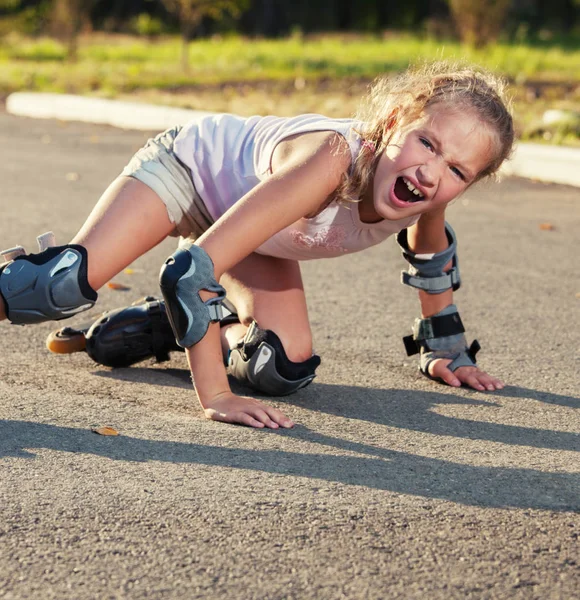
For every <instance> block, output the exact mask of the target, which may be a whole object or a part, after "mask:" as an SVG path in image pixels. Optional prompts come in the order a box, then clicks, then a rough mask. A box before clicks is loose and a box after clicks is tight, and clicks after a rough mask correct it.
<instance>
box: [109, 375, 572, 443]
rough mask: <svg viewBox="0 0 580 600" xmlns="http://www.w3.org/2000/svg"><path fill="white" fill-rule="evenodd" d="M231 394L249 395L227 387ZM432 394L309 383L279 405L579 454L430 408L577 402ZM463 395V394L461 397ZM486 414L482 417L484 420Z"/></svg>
mask: <svg viewBox="0 0 580 600" xmlns="http://www.w3.org/2000/svg"><path fill="white" fill-rule="evenodd" d="M97 374H98V375H100V376H103V377H110V378H117V379H122V380H124V381H139V382H143V383H150V384H153V385H161V386H170V385H174V386H177V387H182V386H186V387H187V388H189V386H191V379H190V375H189V371H187V370H184V369H164V370H161V369H147V368H143V367H136V368H135V367H132V368H129V369H116V370H112V371H98V372H97ZM231 383H232V388H233V389H234V391H235V392H237V393H250V394H251V395H256V393H255V392H252V391H251V390H246V389H243V388H241V386H240V385H239V384H237V385H236V383H237V382H235V381H232V382H231ZM433 388H434V389H445V390H449V392H451V393H440V392H436V391H433V392H425V391H422V390H397V389H373V388H365V387H355V386H344V385H328V384H317V383H314V384H313V385H312V386H309V387H308V388H306V389H304V390H301V391H300V392H298V393H297V394H293V395H291V396H286V397H284V398H281V399H279V400H281V401H283V402H286V403H288V404H293V405H295V406H300V407H302V408H305V409H307V410H311V411H314V412H321V413H325V414H330V415H336V416H339V417H344V418H348V419H358V420H361V421H370V422H373V423H377V424H380V425H387V426H389V427H397V428H400V429H408V430H411V431H420V432H422V433H430V434H433V435H446V436H452V437H457V438H464V439H470V440H486V441H490V442H499V443H502V444H509V445H515V446H531V447H533V448H547V449H552V450H572V451H577V452H580V435H579V434H577V433H571V432H565V431H553V430H550V429H534V428H529V427H519V426H517V425H504V424H502V423H490V422H489V421H487V420H482V421H472V420H469V419H458V418H456V417H448V416H445V415H441V414H438V413H437V412H436V411H435V407H436V406H441V405H463V406H481V407H488V408H490V409H492V410H495V411H496V414H495V415H493V416H496V415H497V416H498V419H499V420H501V410H502V409H503V407H502V405H500V404H498V403H497V402H494V401H493V400H494V399H495V400H499V399H501V398H505V397H511V398H525V399H533V400H538V401H541V402H544V403H547V404H555V405H560V406H566V407H571V408H576V407H580V399H578V398H572V397H569V396H560V395H558V394H553V393H551V392H542V391H537V390H530V389H526V388H519V387H516V386H507V387H506V388H504V389H503V390H501V391H498V392H491V393H490V392H476V391H469V390H464V389H463V390H461V392H456V393H453V392H452V391H451V389H450V388H446V387H445V386H441V385H440V384H435V383H434V384H433ZM466 394H469V395H468V396H466ZM491 415H492V413H489V412H488V413H486V414H485V417H484V418H488V417H489V416H491Z"/></svg>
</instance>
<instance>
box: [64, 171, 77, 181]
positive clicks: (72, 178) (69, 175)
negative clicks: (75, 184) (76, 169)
mask: <svg viewBox="0 0 580 600" xmlns="http://www.w3.org/2000/svg"><path fill="white" fill-rule="evenodd" d="M65 178H66V180H67V181H78V180H79V174H78V173H67V174H66V175H65Z"/></svg>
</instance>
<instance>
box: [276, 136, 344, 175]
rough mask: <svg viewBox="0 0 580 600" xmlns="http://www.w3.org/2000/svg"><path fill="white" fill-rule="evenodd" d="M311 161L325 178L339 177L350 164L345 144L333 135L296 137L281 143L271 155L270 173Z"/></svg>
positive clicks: (339, 137) (341, 138) (290, 137)
mask: <svg viewBox="0 0 580 600" xmlns="http://www.w3.org/2000/svg"><path fill="white" fill-rule="evenodd" d="M310 161H313V162H315V163H317V165H318V166H319V167H320V168H324V169H325V170H326V172H328V173H329V174H331V173H336V174H341V175H342V174H343V173H346V172H347V171H348V169H349V168H350V166H351V162H352V153H351V150H350V147H349V145H348V142H347V141H346V140H345V138H344V137H343V136H342V135H340V134H339V133H337V132H336V131H312V132H306V133H297V134H295V135H292V136H289V137H287V138H285V139H284V140H282V141H281V142H280V143H279V144H278V145H277V146H276V148H275V149H274V152H273V154H272V162H271V165H272V173H275V172H276V171H280V170H283V169H284V168H286V167H289V166H294V165H297V164H300V163H304V162H310Z"/></svg>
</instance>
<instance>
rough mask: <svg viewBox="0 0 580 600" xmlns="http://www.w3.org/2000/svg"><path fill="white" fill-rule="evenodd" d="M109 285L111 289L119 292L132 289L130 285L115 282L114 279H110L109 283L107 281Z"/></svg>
mask: <svg viewBox="0 0 580 600" xmlns="http://www.w3.org/2000/svg"><path fill="white" fill-rule="evenodd" d="M107 287H108V288H110V289H111V290H117V291H118V292H126V291H127V290H130V289H131V288H130V287H129V286H128V285H123V284H122V283H115V282H114V281H109V283H107Z"/></svg>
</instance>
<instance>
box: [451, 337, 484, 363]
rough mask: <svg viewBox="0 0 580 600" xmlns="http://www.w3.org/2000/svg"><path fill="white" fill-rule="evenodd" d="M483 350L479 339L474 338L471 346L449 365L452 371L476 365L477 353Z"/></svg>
mask: <svg viewBox="0 0 580 600" xmlns="http://www.w3.org/2000/svg"><path fill="white" fill-rule="evenodd" d="M480 350H481V346H480V345H479V342H478V341H477V340H473V342H472V343H471V346H469V348H468V349H467V350H465V352H461V353H460V354H459V356H457V357H456V358H455V359H454V360H453V361H452V362H451V363H450V364H449V365H448V366H447V368H448V369H449V370H450V371H456V370H457V369H459V367H475V366H476V362H477V361H476V360H475V355H476V354H477V353H478V352H479V351H480Z"/></svg>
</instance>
